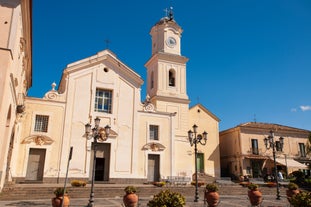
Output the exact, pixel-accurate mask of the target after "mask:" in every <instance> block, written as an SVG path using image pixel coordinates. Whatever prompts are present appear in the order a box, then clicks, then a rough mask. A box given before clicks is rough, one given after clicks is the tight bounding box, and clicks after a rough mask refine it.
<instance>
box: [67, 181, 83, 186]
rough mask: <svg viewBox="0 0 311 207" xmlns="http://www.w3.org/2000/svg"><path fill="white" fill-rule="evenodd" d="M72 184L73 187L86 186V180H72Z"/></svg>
mask: <svg viewBox="0 0 311 207" xmlns="http://www.w3.org/2000/svg"><path fill="white" fill-rule="evenodd" d="M70 184H71V186H72V187H81V186H82V187H85V186H86V182H85V181H83V180H72V181H71V183H70Z"/></svg>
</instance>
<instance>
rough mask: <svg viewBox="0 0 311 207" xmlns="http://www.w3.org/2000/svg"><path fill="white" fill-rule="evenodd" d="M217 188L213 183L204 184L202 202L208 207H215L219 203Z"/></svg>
mask: <svg viewBox="0 0 311 207" xmlns="http://www.w3.org/2000/svg"><path fill="white" fill-rule="evenodd" d="M217 191H218V186H217V185H216V184H214V183H209V184H206V186H205V192H204V200H205V201H206V202H207V204H208V206H209V207H214V206H217V205H218V203H219V194H218V192H217Z"/></svg>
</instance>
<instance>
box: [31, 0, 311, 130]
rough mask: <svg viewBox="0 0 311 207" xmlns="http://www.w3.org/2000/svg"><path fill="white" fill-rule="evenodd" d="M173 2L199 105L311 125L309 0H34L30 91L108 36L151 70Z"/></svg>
mask: <svg viewBox="0 0 311 207" xmlns="http://www.w3.org/2000/svg"><path fill="white" fill-rule="evenodd" d="M170 5H172V6H173V10H174V18H175V20H176V21H177V23H178V24H179V25H180V26H181V27H182V28H183V30H184V32H183V36H182V47H181V49H182V55H184V56H186V57H188V58H189V59H190V60H189V62H188V63H187V93H188V96H189V98H190V100H191V103H190V106H192V105H194V104H197V103H201V104H203V105H204V106H205V107H206V108H207V109H208V110H210V111H211V112H212V113H214V114H215V115H216V116H217V117H219V118H220V119H221V122H220V130H225V129H228V128H231V127H234V126H236V125H238V124H241V123H245V122H249V121H254V120H256V121H257V122H267V123H276V124H281V125H286V126H292V127H297V128H302V129H308V130H311V1H310V0H193V1H186V0H178V1H177V0H175V1H169V0H166V1H165V0H161V1H143V0H132V1H120V0H115V1H103V0H88V1H82V0H75V1H74V0H66V1H60V0H53V1H52V0H46V1H40V0H33V85H32V88H31V89H30V90H29V92H28V95H29V96H34V97H43V96H44V94H45V93H46V92H47V91H48V90H50V89H51V84H52V82H54V81H55V82H56V83H57V84H58V83H59V81H60V78H61V75H62V71H63V69H64V68H65V67H66V65H67V64H70V63H72V62H75V61H77V60H80V59H83V58H86V57H89V56H92V55H94V54H96V53H97V52H98V51H101V50H104V49H106V48H107V45H106V43H105V40H107V39H108V40H109V41H110V43H109V45H108V47H109V49H110V50H112V51H113V52H114V53H115V54H116V55H117V56H118V58H119V59H120V60H121V61H123V62H124V63H126V64H127V65H128V66H129V67H131V68H132V69H133V70H134V71H136V72H137V73H138V74H140V75H141V76H142V78H143V79H144V80H145V77H146V68H145V67H144V64H145V63H146V62H147V60H148V59H149V58H150V56H151V37H150V35H149V31H150V29H151V27H152V26H153V25H154V24H155V23H156V22H157V21H158V20H159V19H160V18H162V17H163V16H164V15H165V12H164V9H165V8H169V7H170ZM145 96H146V84H144V85H143V87H142V99H144V98H145Z"/></svg>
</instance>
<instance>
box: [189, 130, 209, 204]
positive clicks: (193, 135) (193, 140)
mask: <svg viewBox="0 0 311 207" xmlns="http://www.w3.org/2000/svg"><path fill="white" fill-rule="evenodd" d="M192 128H193V131H191V130H189V131H188V139H189V142H190V145H191V147H192V146H193V145H194V156H195V158H194V159H195V160H194V161H195V196H194V202H198V201H199V192H198V164H197V162H198V160H197V157H198V149H197V144H198V143H200V144H201V145H206V140H207V132H206V131H204V132H203V133H202V134H197V129H198V126H197V125H193V126H192Z"/></svg>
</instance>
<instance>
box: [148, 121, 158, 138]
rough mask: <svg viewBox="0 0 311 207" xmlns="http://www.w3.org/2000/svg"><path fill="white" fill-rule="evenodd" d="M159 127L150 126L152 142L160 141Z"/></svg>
mask: <svg viewBox="0 0 311 207" xmlns="http://www.w3.org/2000/svg"><path fill="white" fill-rule="evenodd" d="M158 135H159V126H157V125H150V126H149V139H151V140H159V136H158Z"/></svg>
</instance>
